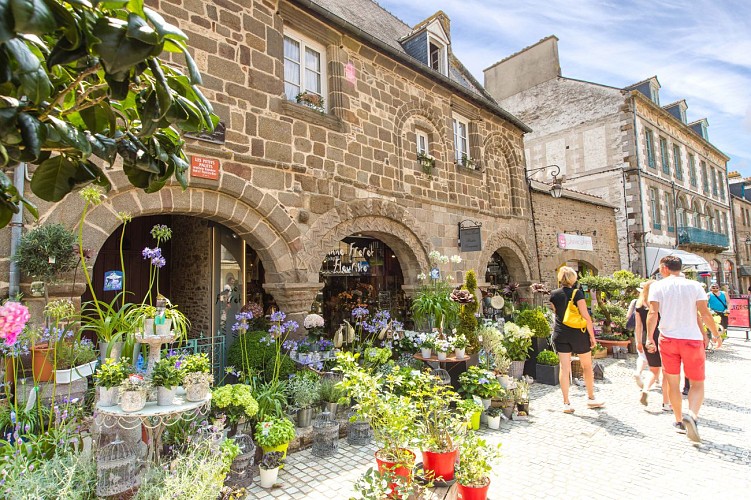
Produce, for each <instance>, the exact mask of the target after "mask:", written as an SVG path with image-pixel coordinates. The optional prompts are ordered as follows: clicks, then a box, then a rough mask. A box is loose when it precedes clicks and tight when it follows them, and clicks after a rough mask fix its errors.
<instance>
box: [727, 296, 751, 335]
mask: <svg viewBox="0 0 751 500" xmlns="http://www.w3.org/2000/svg"><path fill="white" fill-rule="evenodd" d="M748 304H749V299H748V296H747V295H746V296H732V297H730V316H728V326H734V327H736V328H751V317H749V312H748Z"/></svg>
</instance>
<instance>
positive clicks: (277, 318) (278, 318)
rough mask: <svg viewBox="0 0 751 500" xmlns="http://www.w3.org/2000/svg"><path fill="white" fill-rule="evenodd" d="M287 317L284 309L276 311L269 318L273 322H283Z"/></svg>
mask: <svg viewBox="0 0 751 500" xmlns="http://www.w3.org/2000/svg"><path fill="white" fill-rule="evenodd" d="M286 317H287V315H286V314H284V313H283V312H282V311H274V312H273V313H271V317H270V318H269V319H270V321H271V322H272V323H281V322H282V321H284V319H285V318H286Z"/></svg>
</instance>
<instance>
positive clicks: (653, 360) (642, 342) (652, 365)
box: [634, 280, 671, 411]
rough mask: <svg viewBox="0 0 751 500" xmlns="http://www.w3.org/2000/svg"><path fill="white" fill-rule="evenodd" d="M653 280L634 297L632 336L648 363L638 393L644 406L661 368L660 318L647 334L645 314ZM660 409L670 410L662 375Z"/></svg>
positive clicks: (665, 381)
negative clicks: (649, 334)
mask: <svg viewBox="0 0 751 500" xmlns="http://www.w3.org/2000/svg"><path fill="white" fill-rule="evenodd" d="M654 282H655V280H649V281H647V282H646V283H644V284H643V285H642V289H641V292H640V293H639V298H638V299H636V316H637V317H636V329H635V330H634V337H635V338H636V345H637V348H638V347H641V348H642V352H644V356H645V358H646V360H647V364H648V365H649V372H648V373H647V380H646V381H645V382H644V384H643V386H642V390H641V394H640V395H639V401H640V402H641V404H643V405H644V406H647V399H648V396H649V390H650V389H651V388H652V386H654V384H655V382H656V381H657V380H658V379H659V378H660V371H661V369H662V359H661V358H660V347H659V343H658V339H659V336H660V328H659V324H660V320H659V317H658V319H657V327H655V330H654V333H653V334H652V335H651V336H648V335H647V314H648V313H649V302H648V300H647V299H648V297H649V289H650V288H651V286H652V284H653V283H654ZM662 410H663V411H671V408H670V399H669V398H668V381H667V380H666V379H665V378H664V377H663V382H662Z"/></svg>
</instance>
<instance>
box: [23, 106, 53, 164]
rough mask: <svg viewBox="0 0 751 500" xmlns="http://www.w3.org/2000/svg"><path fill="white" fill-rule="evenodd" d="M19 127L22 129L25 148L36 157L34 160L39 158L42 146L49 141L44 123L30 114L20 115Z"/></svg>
mask: <svg viewBox="0 0 751 500" xmlns="http://www.w3.org/2000/svg"><path fill="white" fill-rule="evenodd" d="M18 126H19V128H20V129H21V138H22V139H23V144H24V146H26V149H27V150H28V151H29V152H30V153H31V154H33V155H34V159H36V158H38V157H39V153H40V152H41V149H42V144H43V143H44V141H45V140H46V139H47V129H46V128H45V127H44V125H42V122H40V121H39V120H37V119H36V117H34V116H32V115H30V114H28V113H19V114H18Z"/></svg>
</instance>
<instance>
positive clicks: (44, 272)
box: [13, 224, 78, 295]
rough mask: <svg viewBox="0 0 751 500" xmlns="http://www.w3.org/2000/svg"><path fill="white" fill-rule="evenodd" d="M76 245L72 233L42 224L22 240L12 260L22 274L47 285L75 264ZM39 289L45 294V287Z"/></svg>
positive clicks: (54, 225)
mask: <svg viewBox="0 0 751 500" xmlns="http://www.w3.org/2000/svg"><path fill="white" fill-rule="evenodd" d="M75 243H76V236H75V234H74V233H73V232H71V231H69V230H68V229H67V228H66V227H65V226H63V225H62V224H41V225H39V226H38V227H36V228H34V229H32V230H31V231H29V232H28V233H26V234H25V235H23V236H22V237H21V241H20V242H19V244H18V248H17V249H16V253H15V254H14V255H13V260H14V261H15V262H16V263H17V264H18V268H19V269H20V270H21V272H23V273H24V274H26V275H27V276H30V277H32V278H36V279H37V280H40V281H41V282H43V283H44V284H45V285H48V284H50V283H54V282H55V281H56V279H57V278H58V277H59V276H60V275H61V274H63V273H66V272H68V271H72V270H73V269H75V268H76V266H77V265H78V256H77V255H76V252H75ZM35 288H36V289H37V290H38V289H39V286H38V285H37V286H36V287H35ZM42 289H43V293H44V294H45V295H46V293H47V288H46V286H43V287H42Z"/></svg>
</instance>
